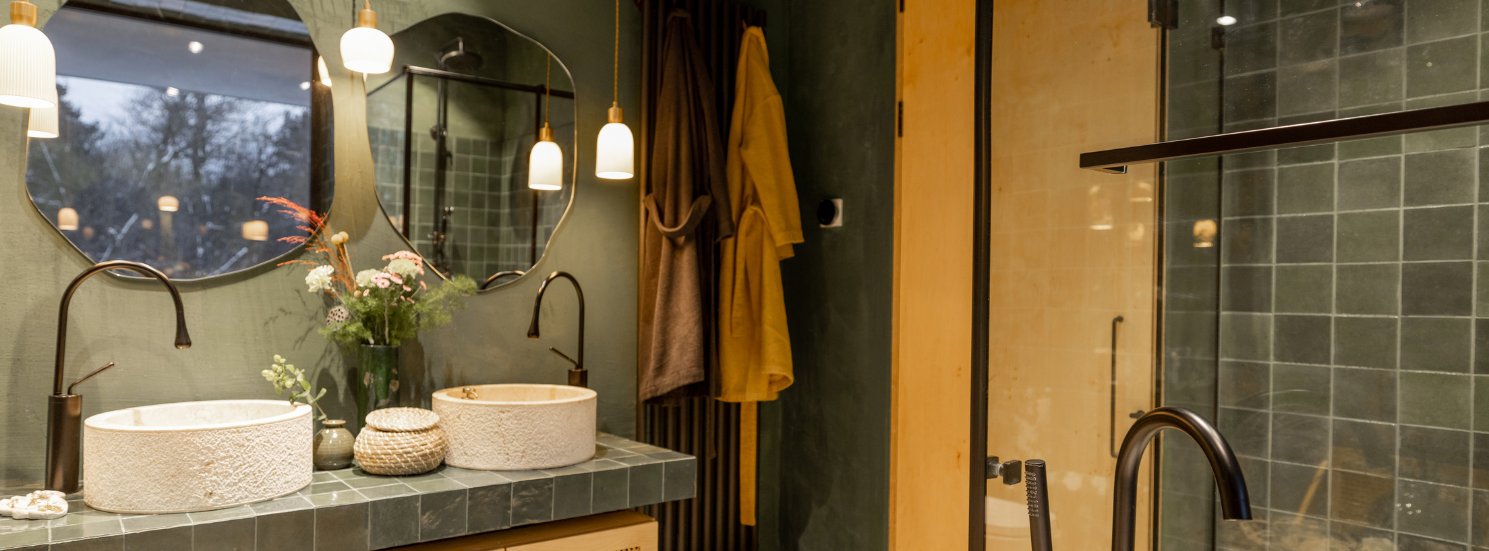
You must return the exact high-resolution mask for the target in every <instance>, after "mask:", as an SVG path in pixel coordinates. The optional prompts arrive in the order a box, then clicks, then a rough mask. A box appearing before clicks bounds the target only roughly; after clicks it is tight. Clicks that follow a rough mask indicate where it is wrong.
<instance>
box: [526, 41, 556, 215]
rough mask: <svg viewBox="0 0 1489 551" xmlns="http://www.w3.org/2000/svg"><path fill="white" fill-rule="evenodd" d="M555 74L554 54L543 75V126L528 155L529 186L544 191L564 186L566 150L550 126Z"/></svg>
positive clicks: (550, 57)
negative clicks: (551, 93)
mask: <svg viewBox="0 0 1489 551" xmlns="http://www.w3.org/2000/svg"><path fill="white" fill-rule="evenodd" d="M552 76H553V56H551V55H550V56H548V69H547V73H546V74H545V75H544V77H543V97H544V100H545V106H544V108H543V128H542V129H541V130H539V131H538V142H537V143H535V144H533V151H532V153H530V154H529V155H528V157H527V187H528V188H530V189H536V190H542V191H556V190H560V189H563V188H564V152H563V150H562V149H559V148H558V144H557V143H554V141H553V129H552V128H549V127H548V108H549V107H551V106H552V105H553V103H552V101H551V99H552V98H551V97H550V96H549V92H552V89H550V88H549V87H548V82H549V80H550V79H551V77H552Z"/></svg>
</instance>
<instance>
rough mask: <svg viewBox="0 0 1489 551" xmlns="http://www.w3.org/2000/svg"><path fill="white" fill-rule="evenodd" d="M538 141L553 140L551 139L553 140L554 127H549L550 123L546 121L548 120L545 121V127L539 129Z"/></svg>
mask: <svg viewBox="0 0 1489 551" xmlns="http://www.w3.org/2000/svg"><path fill="white" fill-rule="evenodd" d="M538 141H540V142H551V141H553V129H552V128H549V127H548V123H546V122H545V123H543V128H541V129H539V130H538Z"/></svg>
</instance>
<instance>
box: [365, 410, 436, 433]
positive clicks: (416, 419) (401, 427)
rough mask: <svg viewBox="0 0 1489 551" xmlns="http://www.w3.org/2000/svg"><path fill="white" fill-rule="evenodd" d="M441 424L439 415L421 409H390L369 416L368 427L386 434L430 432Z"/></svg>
mask: <svg viewBox="0 0 1489 551" xmlns="http://www.w3.org/2000/svg"><path fill="white" fill-rule="evenodd" d="M438 424H439V414H436V413H435V412H432V411H429V410H427V409H419V408H388V409H380V410H377V411H374V412H372V413H369V414H367V426H369V427H372V428H374V429H377V430H380V431H385V432H414V431H421V430H429V429H431V428H434V426H435V425H438Z"/></svg>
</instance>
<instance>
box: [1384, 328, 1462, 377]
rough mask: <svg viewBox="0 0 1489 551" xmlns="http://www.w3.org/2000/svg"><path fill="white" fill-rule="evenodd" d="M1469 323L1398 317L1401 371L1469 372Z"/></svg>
mask: <svg viewBox="0 0 1489 551" xmlns="http://www.w3.org/2000/svg"><path fill="white" fill-rule="evenodd" d="M1473 346H1474V344H1473V322H1472V320H1469V319H1466V318H1402V319H1401V369H1403V370H1411V371H1448V372H1454V373H1468V372H1469V371H1471V370H1472V366H1471V365H1470V364H1471V359H1470V356H1471V355H1472V353H1473Z"/></svg>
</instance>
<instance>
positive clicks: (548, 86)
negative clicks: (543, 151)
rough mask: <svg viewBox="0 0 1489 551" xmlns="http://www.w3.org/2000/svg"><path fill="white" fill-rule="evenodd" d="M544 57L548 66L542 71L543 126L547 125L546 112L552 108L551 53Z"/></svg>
mask: <svg viewBox="0 0 1489 551" xmlns="http://www.w3.org/2000/svg"><path fill="white" fill-rule="evenodd" d="M544 59H546V60H547V61H548V67H547V69H545V70H544V73H543V126H548V112H549V111H552V110H553V85H552V82H553V54H548V57H546V58H544Z"/></svg>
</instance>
